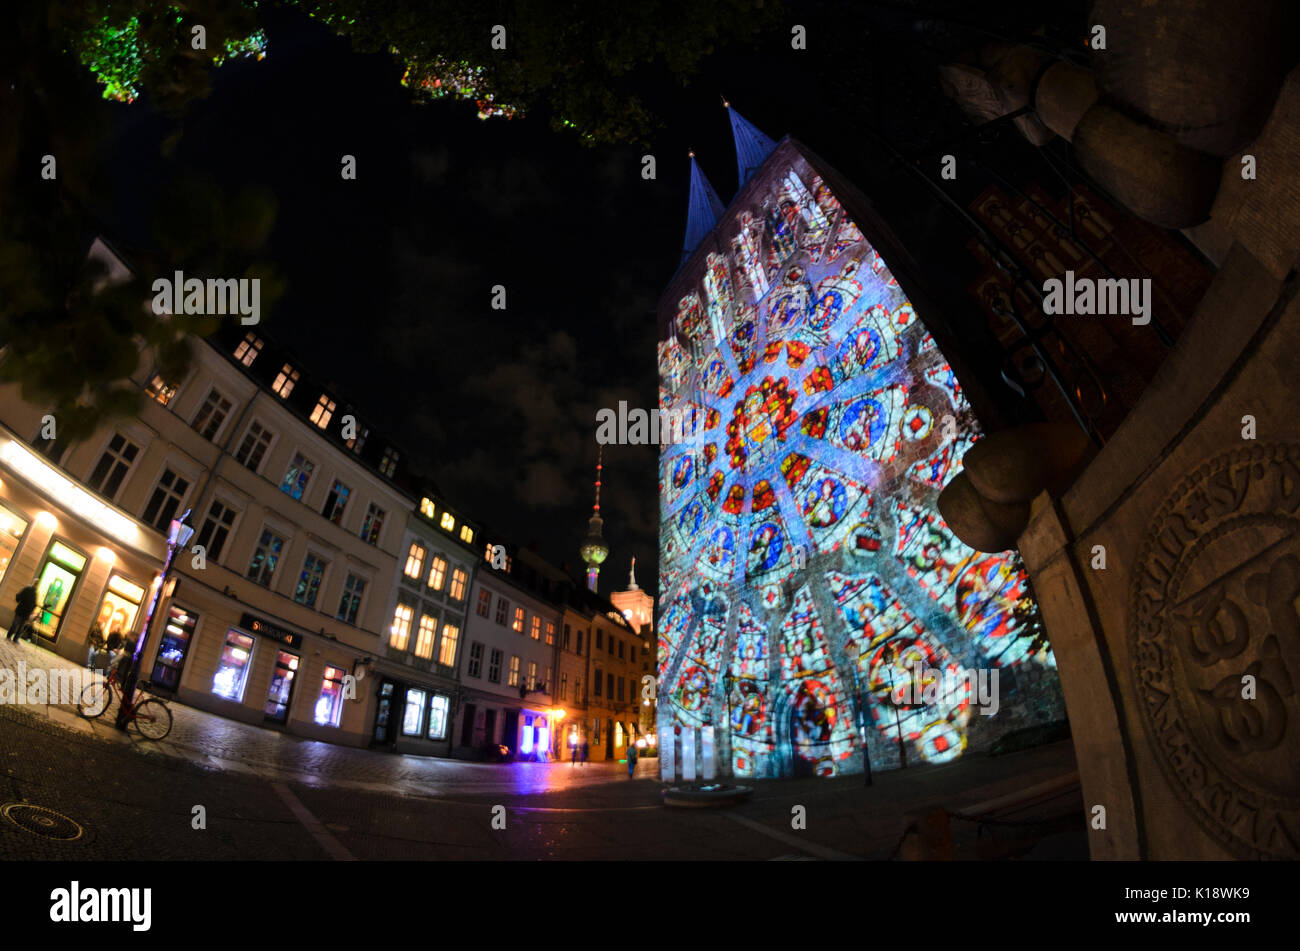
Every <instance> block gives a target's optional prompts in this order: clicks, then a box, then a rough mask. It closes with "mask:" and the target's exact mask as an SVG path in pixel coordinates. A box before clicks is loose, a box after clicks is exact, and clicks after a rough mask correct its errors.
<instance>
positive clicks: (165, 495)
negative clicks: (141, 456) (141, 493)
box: [144, 469, 190, 535]
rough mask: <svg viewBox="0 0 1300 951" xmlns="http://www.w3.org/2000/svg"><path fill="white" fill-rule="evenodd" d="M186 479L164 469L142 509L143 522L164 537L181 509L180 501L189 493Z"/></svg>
mask: <svg viewBox="0 0 1300 951" xmlns="http://www.w3.org/2000/svg"><path fill="white" fill-rule="evenodd" d="M189 488H190V483H189V480H188V479H182V478H181V477H180V476H178V475H177V474H176V473H175V472H173V471H172V470H171V469H164V470H163V474H162V475H161V476H160V477H159V479H158V484H157V485H156V486H154V490H153V495H152V496H150V497H149V504H148V505H146V506H145V507H144V520H145V521H146V522H148V523H149V524H150V525H152V526H153V527H154V528H156V529H158V531H160V532H162V533H163V534H164V535H165V534H167V529H168V528H169V527H170V526H171V523H172V519H174V518H175V517H176V512H177V511H178V510H179V509H180V507H181V499H183V498H185V493H186V492H187V491H189Z"/></svg>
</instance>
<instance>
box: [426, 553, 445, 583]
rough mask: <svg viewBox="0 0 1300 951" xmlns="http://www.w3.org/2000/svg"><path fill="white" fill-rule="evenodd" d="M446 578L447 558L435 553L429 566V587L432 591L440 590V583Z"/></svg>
mask: <svg viewBox="0 0 1300 951" xmlns="http://www.w3.org/2000/svg"><path fill="white" fill-rule="evenodd" d="M446 580H447V559H445V558H443V557H442V556H441V555H437V556H435V557H434V559H433V564H432V565H430V566H429V587H430V588H432V589H433V590H434V591H441V590H442V583H443V582H444V581H446Z"/></svg>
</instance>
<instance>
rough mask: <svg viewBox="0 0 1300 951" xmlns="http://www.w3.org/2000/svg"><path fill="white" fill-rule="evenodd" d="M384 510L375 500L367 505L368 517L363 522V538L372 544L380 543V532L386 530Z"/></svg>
mask: <svg viewBox="0 0 1300 951" xmlns="http://www.w3.org/2000/svg"><path fill="white" fill-rule="evenodd" d="M384 514H385V513H384V510H383V509H381V508H380V507H379V506H378V505H376V504H375V503H374V502H371V503H370V505H369V506H367V507H366V519H365V521H364V522H362V523H361V540H362V541H363V542H366V543H367V544H370V545H378V544H379V533H380V532H382V531H383V530H384Z"/></svg>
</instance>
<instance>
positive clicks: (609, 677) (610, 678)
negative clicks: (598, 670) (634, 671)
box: [605, 674, 614, 700]
mask: <svg viewBox="0 0 1300 951" xmlns="http://www.w3.org/2000/svg"><path fill="white" fill-rule="evenodd" d="M605 680H606V683H605V686H606V688H608V689H606V691H605V696H606V697H607V698H609V699H610V700H613V699H614V675H613V674H606V675H605Z"/></svg>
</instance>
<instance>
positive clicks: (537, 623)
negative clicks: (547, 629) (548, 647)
mask: <svg viewBox="0 0 1300 951" xmlns="http://www.w3.org/2000/svg"><path fill="white" fill-rule="evenodd" d="M528 636H529V637H531V638H532V639H533V640H535V641H540V640H541V639H542V619H541V618H539V617H538V616H537V615H536V614H534V615H533V623H532V625H531V626H530V627H529V629H528Z"/></svg>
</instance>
